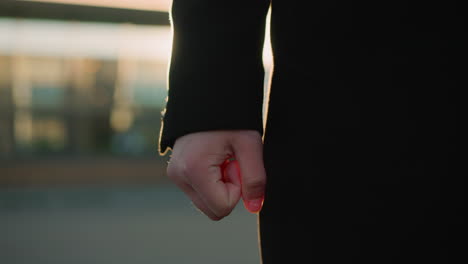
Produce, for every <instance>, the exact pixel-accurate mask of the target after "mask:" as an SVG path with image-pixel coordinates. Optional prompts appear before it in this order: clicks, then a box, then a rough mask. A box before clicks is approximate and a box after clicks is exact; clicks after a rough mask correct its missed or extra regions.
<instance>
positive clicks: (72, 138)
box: [0, 1, 172, 184]
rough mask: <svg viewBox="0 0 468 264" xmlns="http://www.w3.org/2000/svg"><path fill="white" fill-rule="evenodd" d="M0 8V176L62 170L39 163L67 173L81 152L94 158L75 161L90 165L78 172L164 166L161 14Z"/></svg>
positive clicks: (164, 26)
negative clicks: (161, 150) (160, 146)
mask: <svg viewBox="0 0 468 264" xmlns="http://www.w3.org/2000/svg"><path fill="white" fill-rule="evenodd" d="M20 2H21V4H20V5H18V4H17V3H20ZM88 2H89V1H88ZM140 2H142V1H140ZM8 3H10V4H8ZM0 7H1V8H0V9H2V10H3V11H1V12H0V15H2V16H0V184H2V182H3V183H4V182H5V181H6V182H8V183H9V182H15V181H16V180H15V179H20V178H25V177H26V178H29V175H30V174H31V171H34V172H35V173H39V174H40V173H41V169H42V170H45V172H44V173H43V174H45V175H49V178H58V176H50V174H51V172H47V171H48V170H47V168H45V167H47V166H45V164H50V168H49V170H57V168H58V167H60V166H62V167H64V170H63V171H62V174H66V175H72V174H73V170H74V169H73V168H74V164H77V161H79V160H89V161H91V160H92V161H93V162H91V163H90V162H80V163H79V164H80V166H81V168H83V167H86V166H88V167H89V165H90V164H92V166H91V167H92V168H91V167H90V169H89V170H84V171H81V174H83V173H86V172H87V171H93V170H94V171H96V170H97V171H99V169H100V168H101V171H102V173H104V174H106V173H107V174H109V171H113V173H114V174H115V173H117V174H118V173H119V172H120V174H122V175H123V174H125V173H129V171H131V170H134V169H135V168H146V169H148V170H151V169H153V170H154V167H155V166H158V168H160V167H161V164H162V162H164V159H163V158H162V157H159V156H158V153H157V141H158V137H159V129H160V122H161V111H162V109H163V106H164V102H165V97H166V92H167V85H166V75H167V66H168V60H169V54H170V46H171V37H172V36H171V31H170V28H169V25H168V19H167V13H165V12H153V11H138V10H127V9H116V8H108V7H92V6H89V7H88V6H69V5H60V4H49V3H35V2H31V3H29V2H27V1H7V2H4V3H2V4H1V5H0ZM8 8H10V9H8ZM34 9H36V10H34ZM5 10H11V12H17V14H11V13H5V12H6V11H5ZM41 10H42V11H41ZM76 10H78V11H77V12H75V11H76ZM72 11H73V12H72ZM64 13H65V14H66V13H70V14H72V15H71V16H70V17H69V18H68V19H63V18H62V17H60V16H61V15H62V14H64ZM99 13H102V14H103V15H102V17H98V15H96V14H99ZM36 14H37V17H36V16H35V15H36ZM73 14H75V15H73ZM112 14H115V15H116V16H117V17H116V16H111V15H112ZM118 15H121V16H118ZM126 15H128V16H126ZM126 17H127V18H129V19H126ZM161 17H164V19H161ZM81 19H84V20H81ZM132 20H133V21H132ZM161 21H163V22H161ZM139 22H145V23H139ZM160 22H161V23H160ZM57 159H59V161H60V162H56V161H57ZM145 159H146V160H147V163H149V164H150V165H144V164H142V161H144V160H145ZM98 160H101V161H105V162H99V161H98ZM135 162H136V163H135ZM153 163H154V164H153ZM39 164H40V166H39V167H38V165H39ZM99 164H102V166H98V165H99ZM116 164H118V165H120V167H119V166H117V167H119V168H121V170H116V169H115V168H117V167H116V166H115V165H116ZM124 164H127V165H126V166H124ZM132 164H133V165H132ZM155 164H156V165H155ZM158 164H159V165H158ZM145 166H146V167H145ZM26 168H28V169H26ZM66 168H69V169H68V170H69V171H70V173H67V172H66ZM125 168H127V170H125ZM122 169H123V170H122ZM97 171H96V172H95V173H93V174H99V173H97ZM158 172H160V171H158ZM102 173H101V174H102ZM142 173H143V172H142V171H141V172H140V176H141V177H145V176H142ZM155 173H156V172H153V173H151V171H148V173H147V175H150V174H152V175H154V174H155ZM53 174H54V173H53ZM160 174H161V173H160ZM130 176H131V175H129V177H130ZM70 177H72V176H70ZM116 177H119V176H116ZM146 177H147V178H148V177H150V176H146ZM84 178H86V177H84ZM135 179H136V180H138V177H136V178H135Z"/></svg>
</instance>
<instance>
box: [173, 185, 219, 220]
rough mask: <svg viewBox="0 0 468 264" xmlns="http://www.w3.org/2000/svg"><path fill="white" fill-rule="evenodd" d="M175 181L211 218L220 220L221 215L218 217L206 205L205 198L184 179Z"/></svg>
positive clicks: (199, 208) (197, 206)
mask: <svg viewBox="0 0 468 264" xmlns="http://www.w3.org/2000/svg"><path fill="white" fill-rule="evenodd" d="M173 181H174V183H175V184H176V185H177V187H179V189H181V190H182V191H183V192H184V193H185V194H186V195H187V196H188V197H189V198H190V200H191V201H192V203H193V204H194V205H195V207H196V208H198V210H200V211H201V212H202V213H203V214H205V215H206V216H208V217H209V218H210V219H211V220H215V221H218V220H220V219H221V217H218V216H217V215H216V214H215V213H213V211H211V209H210V208H209V207H208V206H206V205H205V203H204V202H203V200H202V199H201V198H200V196H199V195H198V193H197V192H196V191H195V190H194V189H193V188H192V186H190V184H188V183H187V182H186V181H185V180H184V179H180V178H177V179H173Z"/></svg>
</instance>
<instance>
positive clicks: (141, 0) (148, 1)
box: [23, 0, 172, 12]
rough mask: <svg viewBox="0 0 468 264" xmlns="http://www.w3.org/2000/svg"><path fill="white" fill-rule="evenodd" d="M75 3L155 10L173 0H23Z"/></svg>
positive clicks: (161, 8) (165, 8)
mask: <svg viewBox="0 0 468 264" xmlns="http://www.w3.org/2000/svg"><path fill="white" fill-rule="evenodd" d="M23 1H33V2H49V3H61V4H74V5H91V6H103V7H116V8H128V9H140V10H153V11H166V12H167V11H168V10H169V7H170V5H171V2H172V0H23Z"/></svg>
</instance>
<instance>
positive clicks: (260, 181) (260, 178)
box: [233, 131, 266, 213]
mask: <svg viewBox="0 0 468 264" xmlns="http://www.w3.org/2000/svg"><path fill="white" fill-rule="evenodd" d="M250 132H252V131H249V132H248V133H246V134H243V135H241V136H239V137H237V138H236V140H235V144H233V148H234V153H235V156H236V160H237V161H238V164H239V168H240V175H241V185H242V189H241V190H242V191H241V192H242V199H243V201H244V206H245V207H246V209H247V210H248V211H250V212H251V213H258V212H259V211H260V210H261V209H262V205H263V200H264V195H265V184H266V173H265V167H264V165H263V142H262V138H261V136H260V134H259V133H258V132H254V133H250Z"/></svg>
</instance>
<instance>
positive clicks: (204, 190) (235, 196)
mask: <svg viewBox="0 0 468 264" xmlns="http://www.w3.org/2000/svg"><path fill="white" fill-rule="evenodd" d="M233 168H235V167H233V165H228V166H227V167H226V170H227V174H228V175H232V174H233V173H235V172H233V171H232V170H233ZM192 173H193V176H192V177H191V178H190V181H191V182H190V183H191V185H192V187H193V189H194V190H195V191H196V192H197V193H198V195H199V196H200V198H201V199H202V200H203V202H204V204H205V205H206V206H207V207H208V208H209V209H210V210H211V211H212V212H213V213H214V214H215V215H216V216H218V217H221V218H223V217H225V216H227V215H228V214H229V213H231V211H232V210H233V209H234V207H235V206H236V204H237V203H238V202H239V200H240V195H241V186H240V185H236V184H235V183H233V182H226V183H225V182H224V181H223V179H222V171H221V168H220V166H219V165H210V166H208V167H207V168H206V167H205V168H204V166H199V167H198V168H194V169H193V170H192ZM228 177H232V176H228Z"/></svg>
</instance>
